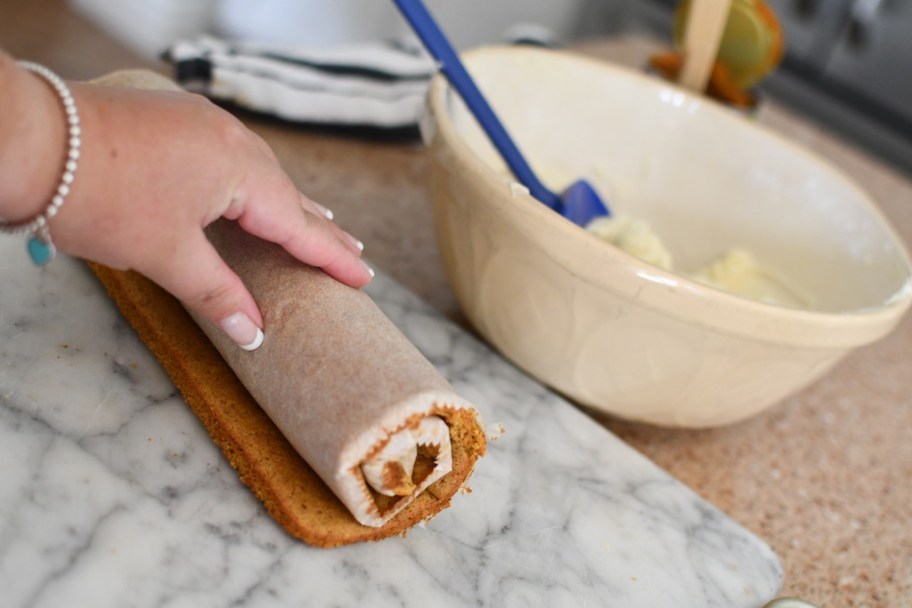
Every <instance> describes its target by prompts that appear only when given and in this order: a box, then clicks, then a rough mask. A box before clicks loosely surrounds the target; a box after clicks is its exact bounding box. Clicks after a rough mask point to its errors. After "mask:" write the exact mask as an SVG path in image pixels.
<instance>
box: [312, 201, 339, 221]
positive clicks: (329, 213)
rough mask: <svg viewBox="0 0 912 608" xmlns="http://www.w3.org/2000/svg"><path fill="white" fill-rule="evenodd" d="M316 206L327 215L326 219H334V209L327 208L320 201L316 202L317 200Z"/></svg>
mask: <svg viewBox="0 0 912 608" xmlns="http://www.w3.org/2000/svg"><path fill="white" fill-rule="evenodd" d="M314 207H316V208H317V211H319V212H320V213H322V214H323V215H325V216H326V219H328V220H330V221H332V219H333V218H334V217H335V214H334V213H333V212H332V210H330V209H327V208H326V207H324V206H323V205H321V204H320V203H316V202H315V203H314Z"/></svg>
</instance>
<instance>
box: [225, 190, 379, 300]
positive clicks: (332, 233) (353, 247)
mask: <svg viewBox="0 0 912 608" xmlns="http://www.w3.org/2000/svg"><path fill="white" fill-rule="evenodd" d="M286 179H287V178H286ZM289 199H291V200H293V201H294V204H289V203H288V201H289ZM238 222H239V223H240V224H241V226H242V227H243V228H244V229H245V230H247V231H248V232H250V233H251V234H254V235H256V236H258V237H260V238H262V239H266V240H268V241H272V242H274V243H278V244H279V245H281V246H282V247H284V248H285V250H286V251H288V252H289V253H290V254H291V255H293V256H295V257H296V258H297V259H299V260H301V261H302V262H304V263H305V264H309V265H311V266H316V267H317V268H322V269H323V270H324V271H325V272H326V273H327V274H328V275H330V276H332V277H333V278H335V279H337V280H339V281H341V282H343V283H346V284H347V285H351V286H352V287H362V286H364V285H366V284H367V283H369V282H370V280H371V279H372V278H373V276H374V271H373V270H371V269H370V267H369V266H368V265H367V264H366V263H365V262H364V261H363V260H361V258H360V253H361V249H363V247H364V246H363V245H361V244H360V242H359V241H358V240H357V239H355V238H354V237H351V236H350V235H348V233H346V232H345V231H343V230H342V229H341V228H339V227H338V226H336V225H335V224H333V223H332V222H330V221H329V220H328V219H327V217H326V214H325V213H324V212H322V211H321V210H320V208H319V207H318V206H316V204H315V203H314V202H313V201H310V200H309V199H307V198H306V197H303V195H301V194H300V193H299V192H298V191H297V189H296V188H295V187H294V184H292V183H291V181H290V180H287V183H286V184H283V185H280V186H279V187H278V188H277V189H275V190H272V191H271V192H270V191H269V189H261V190H257V199H256V200H249V201H246V204H245V205H244V211H243V212H242V213H241V215H240V216H239V217H238Z"/></svg>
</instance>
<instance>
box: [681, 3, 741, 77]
mask: <svg viewBox="0 0 912 608" xmlns="http://www.w3.org/2000/svg"><path fill="white" fill-rule="evenodd" d="M731 3H732V0H691V2H690V6H689V7H688V8H689V10H688V12H687V25H686V27H685V29H684V49H683V51H684V53H683V55H684V65H683V66H682V67H681V73H680V76H679V77H678V83H679V84H681V85H682V86H684V87H687V88H688V89H691V90H693V91H697V92H698V93H702V92H704V91H705V90H706V84H707V82H709V75H710V72H711V71H712V65H713V62H714V61H715V59H716V55H717V54H718V52H719V44H720V43H721V42H722V33H723V32H724V31H725V23H726V21H727V19H728V12H729V9H730V8H731Z"/></svg>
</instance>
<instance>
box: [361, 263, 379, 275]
mask: <svg viewBox="0 0 912 608" xmlns="http://www.w3.org/2000/svg"><path fill="white" fill-rule="evenodd" d="M361 265H362V266H364V268H365V269H366V270H367V274H369V275H370V277H371V278H372V279H373V278H374V274H376V273H375V272H374V269H373V268H371V267H370V266H368V265H367V262H365V261H364V260H361Z"/></svg>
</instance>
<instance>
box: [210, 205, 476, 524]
mask: <svg viewBox="0 0 912 608" xmlns="http://www.w3.org/2000/svg"><path fill="white" fill-rule="evenodd" d="M207 236H208V237H209V240H210V242H212V244H213V246H214V247H215V248H216V250H217V251H218V252H219V253H220V254H221V256H222V258H223V259H224V260H225V261H226V262H227V263H228V265H229V266H230V267H231V268H232V269H233V270H234V271H235V272H236V273H237V274H238V276H240V277H241V280H243V281H244V284H245V285H246V286H247V288H248V289H249V290H250V292H251V293H252V294H253V297H254V299H256V301H257V303H258V305H259V307H260V311H261V313H262V314H263V319H264V325H265V327H264V329H265V332H266V341H265V342H264V343H263V345H262V346H260V348H258V349H257V350H255V351H252V352H248V351H245V350H243V349H241V348H238V347H237V345H236V344H234V343H233V342H232V341H231V340H230V339H229V338H228V337H227V336H225V335H224V334H223V333H222V332H221V331H219V329H218V328H216V327H215V326H213V325H212V324H211V323H209V322H208V321H206V320H205V319H197V322H198V324H199V325H200V327H201V328H202V329H203V331H204V332H205V333H206V335H207V336H208V337H209V339H210V340H211V341H212V343H213V344H214V345H215V347H216V349H218V351H219V352H220V353H221V355H222V357H223V358H224V359H225V361H226V362H227V363H228V365H229V366H231V368H232V370H234V372H235V374H236V375H237V377H238V378H239V379H240V381H241V383H242V384H243V385H244V386H245V387H247V390H249V391H250V394H251V395H252V396H253V397H254V399H255V400H256V401H257V402H258V403H259V404H260V407H262V408H263V410H264V411H265V412H266V413H267V414H268V415H269V417H270V418H271V419H272V421H273V422H274V423H275V424H276V426H277V427H278V428H279V429H280V430H281V431H282V434H283V435H285V437H287V438H288V440H289V442H290V443H291V444H292V445H293V446H294V447H295V449H296V450H297V452H298V453H299V454H300V455H301V456H302V457H303V458H304V460H306V461H307V463H308V464H309V465H310V466H311V467H312V468H313V469H314V471H316V472H317V474H318V475H319V476H320V477H321V478H322V479H323V481H324V482H325V483H326V485H327V486H329V487H330V489H332V491H333V493H335V495H336V496H338V497H339V499H340V500H341V501H342V503H343V504H345V506H346V507H347V508H348V510H349V511H351V513H352V514H353V515H354V517H355V519H357V520H358V521H359V522H360V523H362V524H364V525H366V526H374V527H377V526H382V525H383V524H384V523H386V522H387V521H389V520H390V518H391V517H392V516H394V515H395V514H396V513H398V512H399V511H401V510H402V509H403V508H404V507H405V506H406V505H407V504H409V502H411V501H412V500H413V499H414V498H415V496H417V495H418V494H420V493H421V492H423V491H424V490H425V489H426V488H427V487H428V486H430V485H431V484H432V483H434V482H435V481H437V480H438V479H440V478H442V477H443V476H444V475H446V474H448V473H450V471H451V470H452V447H451V439H450V435H449V431H448V430H449V426H448V424H447V422H448V421H449V420H450V419H451V418H453V416H454V415H455V414H456V413H457V412H463V413H467V414H469V415H470V416H472V417H473V418H474V417H476V415H477V414H476V413H475V410H474V408H473V407H472V406H471V405H470V404H469V403H467V402H466V401H465V400H464V399H462V398H461V397H460V396H459V395H457V394H456V393H455V392H454V391H453V388H452V387H451V386H450V385H449V384H448V383H447V382H446V380H444V379H443V377H442V376H441V375H440V374H439V373H438V372H437V370H436V369H435V368H434V366H433V365H431V363H430V362H429V361H428V360H427V359H425V358H424V356H423V355H422V354H421V353H420V352H419V351H418V350H417V349H416V348H415V347H414V346H413V345H412V343H411V342H409V341H408V340H407V339H406V338H405V337H404V336H403V335H402V334H401V333H400V332H399V330H398V329H396V327H395V326H394V325H393V324H392V322H391V321H390V320H389V319H388V318H387V317H386V316H385V315H384V314H383V313H382V312H381V311H380V309H379V308H377V306H376V304H374V302H373V300H371V299H370V297H369V296H367V294H365V293H364V292H362V291H360V290H357V289H353V288H351V287H348V286H346V285H343V284H342V283H340V282H338V281H336V280H335V279H333V278H331V277H329V276H328V275H326V274H325V273H324V272H322V271H320V270H316V269H314V268H311V267H309V266H305V265H303V264H301V263H300V262H298V261H297V260H295V259H294V258H292V257H291V256H290V255H289V254H288V253H286V252H285V251H284V250H282V248H281V247H279V246H277V245H274V244H272V243H268V242H266V241H263V240H261V239H258V238H256V237H254V236H251V235H249V234H248V233H246V232H245V231H244V230H242V229H241V228H240V227H239V226H238V225H237V224H235V223H234V222H229V221H225V220H220V221H217V222H215V223H214V224H212V225H211V226H210V227H209V228H208V229H207Z"/></svg>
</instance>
